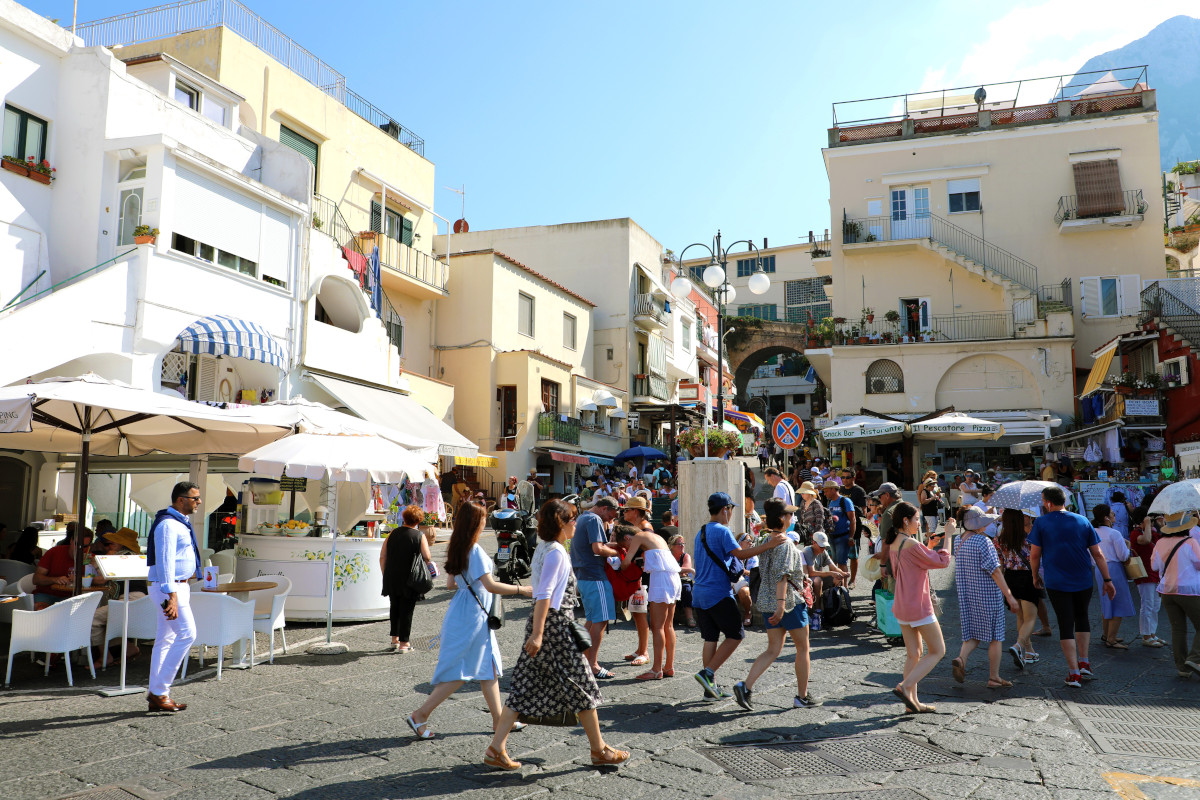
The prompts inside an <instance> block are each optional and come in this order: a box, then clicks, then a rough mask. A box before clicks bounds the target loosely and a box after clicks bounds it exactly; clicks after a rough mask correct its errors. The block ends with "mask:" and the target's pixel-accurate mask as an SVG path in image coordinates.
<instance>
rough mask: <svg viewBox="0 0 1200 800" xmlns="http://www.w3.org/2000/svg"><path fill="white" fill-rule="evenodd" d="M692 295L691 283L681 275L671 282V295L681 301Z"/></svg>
mask: <svg viewBox="0 0 1200 800" xmlns="http://www.w3.org/2000/svg"><path fill="white" fill-rule="evenodd" d="M691 293H692V282H691V281H689V280H688V279H687V278H685V277H684V276H682V275H679V276H678V277H676V278H675V280H673V281H671V294H673V295H675V296H676V297H678V298H679V299H681V300H682V299H683V298H685V297H687V296H688V295H689V294H691Z"/></svg>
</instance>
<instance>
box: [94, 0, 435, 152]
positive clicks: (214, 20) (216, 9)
mask: <svg viewBox="0 0 1200 800" xmlns="http://www.w3.org/2000/svg"><path fill="white" fill-rule="evenodd" d="M222 26H224V27H226V28H228V29H229V30H231V31H233V32H234V33H236V34H237V35H239V36H241V37H242V38H243V39H245V40H246V41H248V42H250V43H251V44H253V45H254V46H255V47H257V48H258V49H259V50H262V51H263V52H264V53H266V54H267V55H269V56H271V57H272V58H274V59H275V60H276V61H278V62H279V63H280V64H283V65H284V66H285V67H287V68H288V69H290V70H291V71H292V72H294V73H296V74H297V75H299V76H300V77H302V78H304V80H306V81H308V82H309V83H311V84H312V85H314V86H316V87H317V88H318V89H320V90H321V91H323V92H325V94H327V95H329V96H330V97H332V98H334V99H335V100H337V101H338V102H339V103H341V104H342V105H344V106H345V107H346V108H348V109H350V110H351V111H353V112H354V113H355V114H357V115H358V116H360V117H362V118H363V119H365V120H366V121H367V122H369V123H371V124H372V125H374V126H375V127H377V128H379V129H380V130H381V131H383V132H384V133H386V134H387V135H388V136H391V137H392V138H393V139H395V140H396V141H398V142H400V143H401V144H403V145H404V146H405V147H407V148H409V149H410V150H412V151H413V152H415V153H416V154H417V155H419V156H421V157H424V156H425V140H424V139H422V138H421V137H420V136H417V135H416V134H415V133H413V132H412V131H411V130H409V129H408V128H406V127H404V126H403V125H401V124H400V123H399V122H397V121H396V120H395V119H393V118H392V117H391V116H390V115H388V114H385V113H384V112H383V111H381V110H380V109H378V108H376V107H375V106H374V105H372V104H371V103H369V102H367V100H366V99H365V98H364V97H362V96H361V95H359V94H357V93H355V92H353V91H351V90H350V88H349V87H348V86H347V85H346V76H345V75H343V74H342V73H340V72H338V71H337V70H335V69H334V68H333V67H331V66H329V65H328V64H326V63H325V62H324V61H322V60H321V59H319V58H317V57H316V56H315V55H313V54H312V53H310V52H309V51H308V50H305V49H304V48H303V47H301V46H300V45H298V44H296V42H295V41H293V40H292V39H290V38H288V37H287V36H286V35H284V34H283V33H282V32H281V31H280V30H279V29H278V28H276V27H275V26H273V25H271V23H269V22H267V21H266V20H265V19H263V18H262V17H260V16H259V15H258V14H255V13H254V12H253V11H251V10H250V9H249V8H247V7H246V6H245V5H243V4H242V3H240V2H238V0H180V2H176V3H168V4H166V5H161V6H155V7H154V8H146V9H142V10H140V11H131V12H129V13H128V14H120V15H118V16H115V17H108V18H107V19H98V20H93V21H92V22H84V23H81V24H79V25H78V26H77V27H76V29H75V33H76V35H78V36H80V37H81V38H82V39H83V41H84V44H85V45H87V46H88V47H96V46H101V47H110V48H111V47H117V46H120V45H128V44H141V43H143V42H152V41H155V40H158V39H166V38H167V37H170V36H177V35H179V34H181V33H188V32H190V31H198V30H210V29H213V28H219V27H222Z"/></svg>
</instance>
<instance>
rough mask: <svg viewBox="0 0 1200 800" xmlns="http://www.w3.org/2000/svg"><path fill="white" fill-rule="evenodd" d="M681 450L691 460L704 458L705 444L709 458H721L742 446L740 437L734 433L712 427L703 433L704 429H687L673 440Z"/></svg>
mask: <svg viewBox="0 0 1200 800" xmlns="http://www.w3.org/2000/svg"><path fill="white" fill-rule="evenodd" d="M675 442H676V444H678V445H679V446H680V447H682V448H683V449H685V450H687V451H688V452H689V453H691V454H692V457H693V458H703V457H704V447H705V443H706V442H707V444H708V456H709V458H721V457H722V456H724V455H725V454H726V453H727V452H729V451H730V450H736V449H738V448H740V447H741V446H742V435H741V434H740V433H737V432H736V431H725V430H721V429H720V428H716V427H712V428H709V429H708V431H707V432H705V430H704V428H702V427H701V428H688V429H686V430H685V431H683V432H682V433H680V434H679V436H678V437H676V439H675Z"/></svg>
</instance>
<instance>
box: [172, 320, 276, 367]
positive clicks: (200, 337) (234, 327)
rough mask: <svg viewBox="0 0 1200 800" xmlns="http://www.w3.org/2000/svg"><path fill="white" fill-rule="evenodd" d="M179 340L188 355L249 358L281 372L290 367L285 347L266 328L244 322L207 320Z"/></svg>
mask: <svg viewBox="0 0 1200 800" xmlns="http://www.w3.org/2000/svg"><path fill="white" fill-rule="evenodd" d="M177 338H178V339H179V344H180V345H181V347H182V349H183V352H185V353H192V354H194V355H210V356H232V357H234V358H247V359H250V360H251V361H261V362H262V363H264V364H270V365H271V366H273V367H277V368H279V369H284V370H285V369H287V368H288V357H287V352H286V351H285V350H284V348H283V345H281V344H279V343H278V342H276V341H275V340H274V339H273V338H271V334H270V333H269V332H268V331H267V329H266V328H264V327H263V326H261V325H259V324H258V323H255V322H247V321H246V320H244V319H235V318H234V317H226V316H212V317H204V318H203V319H198V320H196V321H195V322H193V323H192V324H191V325H188V326H187V327H186V328H184V329H183V333H181V334H179V336H178V337H177Z"/></svg>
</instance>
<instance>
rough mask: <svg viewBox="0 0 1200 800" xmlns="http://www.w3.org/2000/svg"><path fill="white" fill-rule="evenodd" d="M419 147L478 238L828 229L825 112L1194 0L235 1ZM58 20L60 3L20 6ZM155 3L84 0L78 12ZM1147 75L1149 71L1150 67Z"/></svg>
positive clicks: (1090, 44)
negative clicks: (533, 230)
mask: <svg viewBox="0 0 1200 800" xmlns="http://www.w3.org/2000/svg"><path fill="white" fill-rule="evenodd" d="M243 1H244V2H245V3H246V4H247V5H248V6H249V7H250V8H251V9H252V10H253V11H255V12H257V13H258V14H260V15H261V16H263V17H265V18H266V19H267V20H268V21H269V22H270V23H271V24H273V25H274V26H275V27H277V28H279V29H280V30H282V31H283V32H284V33H285V34H287V35H288V36H290V37H292V38H293V39H295V40H296V41H297V42H298V43H299V44H301V45H302V46H304V47H305V48H307V49H308V50H310V51H312V52H313V53H315V54H316V55H317V56H318V57H320V58H321V59H323V60H324V61H326V62H327V63H328V64H330V65H331V66H332V67H334V68H335V69H337V70H339V71H340V72H342V73H343V74H344V75H346V76H347V79H348V81H349V84H350V86H351V88H353V89H354V90H355V91H357V92H359V93H360V94H362V95H363V96H365V97H366V98H367V99H368V100H370V101H371V102H372V103H374V104H375V105H377V106H379V107H380V108H382V109H383V110H384V111H386V112H387V113H388V114H390V115H391V116H392V117H394V118H395V119H397V120H399V121H400V122H401V123H402V124H404V125H405V126H407V127H409V128H411V129H412V130H413V131H415V132H416V133H417V135H419V136H421V137H423V138H424V139H425V155H426V157H427V158H428V159H430V160H431V161H432V162H433V163H434V164H435V165H436V167H437V187H438V190H437V195H436V203H435V205H436V210H437V211H438V213H440V214H441V215H442V216H444V217H447V218H449V219H455V218H457V217H458V216H459V203H460V199H459V197H458V195H456V194H455V193H453V192H451V191H449V190H448V189H446V188H444V187H448V186H455V187H458V186H462V185H463V184H465V185H466V189H467V205H466V216H467V219H468V220H469V222H470V224H471V227H472V228H474V229H484V228H498V227H510V226H519V225H538V224H553V223H560V222H575V221H583V220H591V219H605V218H610V217H624V216H629V217H633V218H634V219H635V220H636V221H637V222H638V223H639V224H641V225H642V226H643V227H644V228H646V229H647V230H648V231H649V232H650V233H651V234H652V235H653V236H655V237H656V238H657V239H658V240H659V241H660V242H661V243H662V244H663V246H664V247H667V248H671V249H673V250H674V251H675V252H680V251H681V250H682V249H683V248H684V247H685V246H686V245H687V244H690V243H691V242H694V241H708V240H709V239H710V238H711V237H712V235H713V234H714V233H715V231H716V229H717V228H721V229H722V232H723V233H724V234H725V236H726V237H727V240H730V241H731V240H733V239H744V238H754V239H755V240H761V239H762V238H763V237H768V238H769V240H770V243H771V244H772V245H782V244H788V243H792V242H796V241H798V240H800V239H807V236H808V231H809V230H813V231H816V232H817V233H821V232H822V231H823V230H824V229H825V228H828V227H829V225H830V223H829V218H830V214H829V207H828V202H827V198H828V186H827V182H826V177H825V170H824V166H823V163H822V160H821V147H822V146H823V145H824V144H825V141H826V129H827V128H828V127H829V125H830V119H831V104H832V103H833V102H835V101H842V100H854V99H860V98H869V97H875V96H879V95H891V94H899V93H903V92H909V91H917V90H922V89H934V88H942V87H957V86H965V85H973V84H977V83H980V82H997V81H1005V80H1012V79H1018V78H1033V77H1041V76H1045V75H1055V74H1059V73H1060V72H1071V71H1072V70H1073V69H1075V68H1077V67H1079V66H1081V65H1082V64H1083V63H1084V61H1086V60H1087V59H1088V58H1089V57H1091V56H1093V55H1097V54H1099V53H1102V52H1105V51H1107V50H1110V49H1113V48H1114V47H1118V46H1120V45H1122V44H1125V43H1127V42H1129V41H1132V40H1133V39H1136V38H1138V37H1140V36H1143V35H1145V34H1146V33H1148V32H1149V31H1150V30H1151V29H1152V28H1153V27H1154V26H1155V25H1157V24H1158V23H1159V22H1162V21H1163V20H1165V19H1167V18H1169V17H1171V16H1174V15H1176V14H1181V13H1188V14H1190V15H1193V16H1195V15H1197V5H1196V0H1142V1H1141V2H1139V3H1138V4H1136V8H1137V11H1136V13H1133V12H1132V11H1131V9H1132V7H1131V6H1130V5H1129V4H1128V3H1126V2H1118V1H1117V0H1051V1H1049V2H1048V1H1047V0H1040V2H1039V1H1038V0H1027V1H1025V2H1004V3H983V2H967V3H963V2H961V0H958V1H957V2H945V1H943V0H919V1H918V2H910V3H904V4H897V3H894V2H875V1H874V0H858V2H856V3H850V4H842V3H821V4H818V3H810V2H800V0H795V2H743V3H741V4H733V3H728V2H725V3H715V2H704V1H703V0H695V1H693V2H683V1H682V0H670V1H666V2H655V1H654V0H649V1H648V0H642V2H611V1H610V2H605V3H599V2H577V1H576V2H570V1H567V2H564V0H558V1H557V2H541V3H533V2H519V0H516V1H514V2H505V3H500V2H486V3H485V2H453V3H451V2H424V3H418V2H409V0H343V2H341V3H337V4H333V5H331V4H329V3H316V2H311V1H310V0H290V2H289V1H285V0H243ZM24 2H25V5H27V6H29V7H30V8H32V9H34V10H35V11H37V12H39V13H41V14H44V15H46V16H48V17H52V18H58V19H59V20H60V21H65V22H66V23H67V24H68V25H69V23H70V19H71V7H72V3H71V1H70V0H24ZM152 5H154V3H138V2H135V1H134V0H79V20H80V22H83V21H87V20H93V19H99V18H103V17H108V16H112V15H116V14H123V13H126V12H129V11H134V10H137V9H141V8H147V7H150V6H152ZM1150 74H1151V84H1152V85H1153V77H1154V73H1153V68H1152V71H1151V73H1150Z"/></svg>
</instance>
